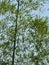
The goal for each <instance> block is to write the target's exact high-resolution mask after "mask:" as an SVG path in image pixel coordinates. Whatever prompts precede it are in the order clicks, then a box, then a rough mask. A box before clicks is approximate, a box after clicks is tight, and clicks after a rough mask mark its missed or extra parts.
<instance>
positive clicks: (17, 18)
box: [12, 0, 19, 65]
mask: <svg viewBox="0 0 49 65" xmlns="http://www.w3.org/2000/svg"><path fill="white" fill-rule="evenodd" d="M18 13H19V0H18V8H17V14H16V20H15V22H16V25H15V34H14V46H13V56H12V65H14V58H15V45H16V34H17V20H18Z"/></svg>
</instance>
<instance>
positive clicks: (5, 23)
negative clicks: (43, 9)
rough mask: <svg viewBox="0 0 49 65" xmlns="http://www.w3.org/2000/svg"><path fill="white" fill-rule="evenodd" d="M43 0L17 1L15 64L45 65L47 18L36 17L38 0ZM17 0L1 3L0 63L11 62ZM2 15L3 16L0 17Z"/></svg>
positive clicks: (48, 49) (48, 37) (48, 33)
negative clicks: (33, 12) (33, 13)
mask: <svg viewBox="0 0 49 65" xmlns="http://www.w3.org/2000/svg"><path fill="white" fill-rule="evenodd" d="M45 1H46V0H40V1H39V0H35V1H34V0H20V2H19V15H18V21H17V28H16V30H17V32H16V45H15V58H14V59H15V60H14V65H34V64H35V65H48V63H49V25H48V24H49V20H48V18H46V17H43V18H42V17H40V16H38V15H37V16H36V15H35V17H34V16H33V15H32V14H31V13H32V11H33V10H34V11H36V10H37V9H38V8H39V7H40V6H42V5H41V4H40V3H41V2H43V3H45ZM17 2H18V1H17V0H2V1H1V2H0V14H1V15H0V18H1V20H0V65H3V64H4V65H11V64H12V55H13V43H14V40H15V39H14V38H15V37H14V34H15V24H16V18H17V17H16V16H17V14H18V10H17ZM1 16H2V17H1Z"/></svg>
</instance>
